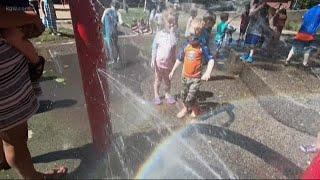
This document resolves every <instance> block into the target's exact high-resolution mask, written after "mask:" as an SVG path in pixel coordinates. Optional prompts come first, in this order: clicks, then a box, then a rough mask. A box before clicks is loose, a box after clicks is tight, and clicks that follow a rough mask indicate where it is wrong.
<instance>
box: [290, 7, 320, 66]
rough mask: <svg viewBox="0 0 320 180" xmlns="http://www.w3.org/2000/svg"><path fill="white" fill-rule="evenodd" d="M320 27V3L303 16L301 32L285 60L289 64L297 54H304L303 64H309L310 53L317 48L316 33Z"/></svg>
mask: <svg viewBox="0 0 320 180" xmlns="http://www.w3.org/2000/svg"><path fill="white" fill-rule="evenodd" d="M319 28H320V4H318V5H317V6H315V7H313V8H311V9H310V10H309V11H307V12H306V14H305V15H304V16H303V22H302V25H301V27H300V30H299V32H298V33H297V34H296V36H295V39H294V43H293V46H292V48H291V50H290V52H289V55H288V57H287V59H286V61H285V65H288V64H289V62H290V60H291V58H292V57H293V55H295V54H304V59H303V63H302V64H303V66H308V61H309V57H310V54H311V52H312V51H313V50H316V49H317V45H316V44H315V40H316V33H317V31H318V30H319Z"/></svg>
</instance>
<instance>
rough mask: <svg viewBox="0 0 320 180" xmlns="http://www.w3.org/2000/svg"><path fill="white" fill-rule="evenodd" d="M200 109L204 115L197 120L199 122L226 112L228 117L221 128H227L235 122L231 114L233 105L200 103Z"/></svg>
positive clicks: (232, 113)
mask: <svg viewBox="0 0 320 180" xmlns="http://www.w3.org/2000/svg"><path fill="white" fill-rule="evenodd" d="M200 108H201V110H202V111H203V112H205V115H202V116H201V117H200V118H199V119H200V121H207V120H209V119H211V118H213V117H214V116H216V115H218V114H220V113H223V112H226V113H227V114H228V116H229V119H228V120H227V121H226V122H225V123H224V124H222V126H223V127H229V126H230V125H231V124H232V123H233V122H234V120H235V114H234V112H233V110H234V108H235V107H234V105H233V104H230V103H216V102H204V103H200Z"/></svg>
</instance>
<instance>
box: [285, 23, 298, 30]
mask: <svg viewBox="0 0 320 180" xmlns="http://www.w3.org/2000/svg"><path fill="white" fill-rule="evenodd" d="M299 28H300V23H297V22H288V23H287V24H286V27H285V29H287V30H291V31H299Z"/></svg>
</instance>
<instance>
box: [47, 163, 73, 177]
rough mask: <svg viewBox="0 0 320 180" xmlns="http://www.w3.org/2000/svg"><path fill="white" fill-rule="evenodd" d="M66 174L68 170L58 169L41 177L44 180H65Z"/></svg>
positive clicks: (64, 168)
mask: <svg viewBox="0 0 320 180" xmlns="http://www.w3.org/2000/svg"><path fill="white" fill-rule="evenodd" d="M67 174H68V168H66V167H63V166H62V167H59V168H55V169H53V172H52V173H46V174H44V175H43V177H44V179H66V178H67Z"/></svg>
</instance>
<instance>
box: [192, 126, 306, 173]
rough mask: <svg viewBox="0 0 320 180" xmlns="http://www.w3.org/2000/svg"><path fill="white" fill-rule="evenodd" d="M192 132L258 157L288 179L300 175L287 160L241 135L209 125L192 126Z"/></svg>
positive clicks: (294, 165) (300, 170)
mask: <svg viewBox="0 0 320 180" xmlns="http://www.w3.org/2000/svg"><path fill="white" fill-rule="evenodd" d="M194 131H196V132H198V133H201V134H205V135H207V136H212V137H215V138H218V139H221V140H224V141H227V142H229V143H232V144H234V145H237V146H239V147H241V148H242V149H245V150H247V151H248V152H250V153H252V154H254V155H255V156H257V157H259V158H260V159H262V160H263V161H264V162H266V163H268V164H269V165H271V166H272V167H274V168H276V169H277V170H279V171H280V172H281V173H282V174H284V175H285V176H286V177H288V178H297V177H298V175H299V174H301V173H302V169H301V168H300V167H298V166H297V165H296V164H294V163H293V162H292V161H291V160H289V159H288V158H286V157H284V156H282V155H281V154H280V153H278V152H276V151H274V150H273V149H271V148H269V147H268V146H266V145H264V144H262V143H260V142H257V141H255V140H253V139H251V138H249V137H247V136H244V135H242V134H239V133H236V132H234V131H231V130H229V129H226V128H223V127H218V126H212V125H209V124H196V125H194Z"/></svg>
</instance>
